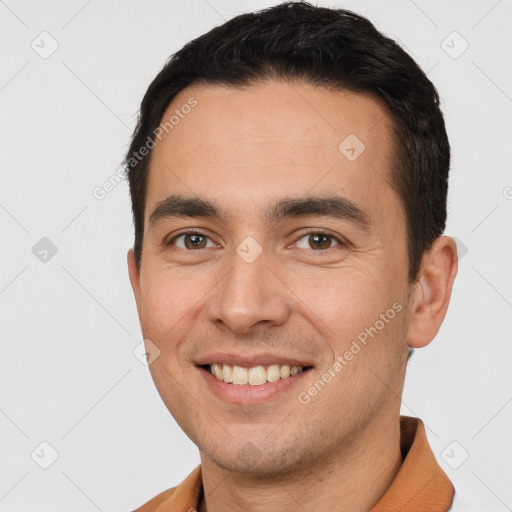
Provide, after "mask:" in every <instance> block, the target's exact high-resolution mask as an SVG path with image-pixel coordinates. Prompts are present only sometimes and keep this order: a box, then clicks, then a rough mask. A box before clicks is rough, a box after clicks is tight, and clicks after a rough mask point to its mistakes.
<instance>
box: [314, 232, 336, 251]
mask: <svg viewBox="0 0 512 512" xmlns="http://www.w3.org/2000/svg"><path fill="white" fill-rule="evenodd" d="M311 238H312V239H313V240H314V244H317V245H320V246H321V247H320V248H325V245H327V248H328V247H329V245H330V244H329V241H330V238H331V237H330V235H323V234H318V233H317V234H314V235H310V239H311ZM319 238H321V239H323V240H324V243H320V244H318V239H319ZM326 240H327V244H325V241H326Z"/></svg>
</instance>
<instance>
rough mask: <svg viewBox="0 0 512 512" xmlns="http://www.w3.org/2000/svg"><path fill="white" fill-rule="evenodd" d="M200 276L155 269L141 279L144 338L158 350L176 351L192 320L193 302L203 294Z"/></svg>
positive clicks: (174, 352)
mask: <svg viewBox="0 0 512 512" xmlns="http://www.w3.org/2000/svg"><path fill="white" fill-rule="evenodd" d="M204 293H205V291H204V290H203V284H202V283H201V280H200V279H197V278H194V277H192V278H190V279H184V278H180V276H179V275H177V274H176V272H172V271H170V270H169V269H155V270H154V271H151V272H146V273H145V278H144V280H141V317H142V330H143V335H144V337H145V338H149V339H151V340H152V341H154V342H155V343H156V344H157V345H158V347H159V348H160V350H161V351H163V352H168V353H169V354H168V355H171V352H172V353H173V354H174V355H173V357H172V358H170V359H173V358H174V357H175V355H176V350H177V348H178V346H179V344H180V341H179V340H181V339H183V338H184V337H186V333H187V332H189V330H190V326H191V325H193V322H194V318H193V315H194V311H195V309H194V304H196V303H197V302H198V301H199V300H200V299H201V297H202V296H203V295H204Z"/></svg>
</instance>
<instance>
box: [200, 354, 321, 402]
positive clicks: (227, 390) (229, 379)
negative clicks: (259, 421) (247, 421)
mask: <svg viewBox="0 0 512 512" xmlns="http://www.w3.org/2000/svg"><path fill="white" fill-rule="evenodd" d="M281 363H282V362H280V363H279V364H277V363H276V364H260V365H256V366H240V365H236V364H228V363H221V362H217V363H207V364H200V365H197V366H196V367H197V369H198V370H199V372H200V375H201V377H202V381H203V382H204V383H205V384H206V386H207V389H208V390H209V392H211V393H212V395H213V396H214V397H216V398H218V399H221V400H222V401H223V402H227V403H230V404H235V405H246V406H248V405H250V406H253V405H258V404H269V403H272V402H274V403H281V404H282V403H283V401H288V400H289V399H291V396H290V393H292V390H293V389H295V391H296V393H297V395H298V392H299V391H300V390H301V389H302V388H304V389H305V387H306V384H305V382H306V381H305V380H304V379H305V378H306V376H307V375H309V373H310V372H311V371H312V369H313V366H306V365H300V364H281ZM295 363H297V361H295ZM246 364H247V363H246ZM301 383H302V384H301ZM299 388H300V389H299ZM276 400H278V402H275V401H276Z"/></svg>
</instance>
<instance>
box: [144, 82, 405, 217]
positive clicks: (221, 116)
mask: <svg viewBox="0 0 512 512" xmlns="http://www.w3.org/2000/svg"><path fill="white" fill-rule="evenodd" d="M194 103H195V106H194V107H193V108H189V107H185V106H186V105H190V104H194ZM173 116H174V117H173ZM171 117H173V119H172V124H171V123H168V125H167V130H163V131H162V136H161V138H160V140H157V141H156V146H155V148H154V150H153V153H152V156H151V165H150V172H149V177H148V186H147V197H146V225H147V220H148V218H149V216H150V215H151V213H152V207H154V205H155V204H156V203H158V202H160V201H162V200H164V199H165V198H166V197H167V196H169V195H171V194H176V193H180V194H181V195H188V196H196V197H197V196H200V197H206V196H207V197H208V198H210V199H211V200H212V201H215V202H217V203H218V204H225V205H226V208H225V209H226V211H229V205H232V206H233V208H234V209H235V210H240V209H241V210H245V211H246V212H247V213H248V212H249V209H251V208H256V207H257V203H258V202H259V199H261V200H262V202H261V204H262V205H263V202H264V203H265V205H266V204H268V201H269V200H270V199H272V198H276V199H277V198H278V197H282V196H284V195H286V196H287V197H299V196H304V195H306V194H308V193H309V194H311V193H313V194H316V193H318V194H321V195H325V194H326V193H331V194H332V193H337V194H338V193H339V194H342V195H345V196H348V197H350V198H351V200H352V201H353V202H355V203H358V204H363V205H365V204H371V206H372V207H373V209H377V210H378V209H379V208H380V209H381V210H384V209H385V208H387V207H389V205H386V204H385V203H386V202H388V203H389V202H390V201H392V202H394V203H396V204H395V206H398V203H399V199H398V198H397V196H396V194H395V192H394V190H393V188H392V187H391V179H390V171H389V168H388V167H389V161H390V153H391V148H392V143H391V120H390V117H389V114H388V113H387V111H386V109H385V107H384V106H383V104H382V103H381V102H380V101H379V100H378V99H377V98H375V97H373V96H371V95H368V94H359V93H353V92H347V91H338V92H332V91H329V90H327V89H325V88H323V87H318V86H311V85H306V84H298V83H295V84H292V83H282V82H265V83H261V84H258V85H254V86H251V87H248V88H233V87H227V86H212V85H192V86H190V87H188V88H186V89H184V90H183V91H181V92H180V93H179V94H178V95H177V96H176V98H174V100H173V101H172V103H171V105H169V107H168V109H167V111H166V113H165V114H164V116H163V118H162V124H161V126H163V127H165V123H166V122H167V121H169V120H170V119H171ZM263 199H264V201H263ZM376 213H377V215H378V214H379V212H378V211H377V212H376ZM381 213H383V211H382V212H381Z"/></svg>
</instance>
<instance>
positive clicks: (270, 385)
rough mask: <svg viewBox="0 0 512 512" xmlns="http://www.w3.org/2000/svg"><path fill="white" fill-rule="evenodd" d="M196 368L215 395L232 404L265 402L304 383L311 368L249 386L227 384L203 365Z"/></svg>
mask: <svg viewBox="0 0 512 512" xmlns="http://www.w3.org/2000/svg"><path fill="white" fill-rule="evenodd" d="M198 369H199V371H200V373H201V376H202V378H203V379H204V380H205V382H206V384H207V385H208V386H209V387H210V389H211V390H212V391H213V392H214V393H215V394H216V395H217V396H219V397H220V398H222V399H224V400H227V401H229V402H231V403H234V404H261V403H264V402H267V401H269V400H271V399H272V398H275V397H276V396H277V395H279V394H280V393H284V392H285V391H287V390H290V389H292V388H293V387H294V386H297V385H300V383H304V377H305V376H306V375H307V374H308V373H309V371H310V370H311V368H308V369H307V370H304V371H303V372H301V373H298V374H297V375H293V376H290V377H288V378H286V379H279V380H277V381H275V382H267V383H265V384H261V385H259V386H251V385H250V384H245V385H237V384H228V383H227V382H224V381H222V380H219V379H217V377H215V376H214V375H212V374H211V373H210V372H209V371H208V370H205V369H204V368H203V367H201V366H199V367H198Z"/></svg>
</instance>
